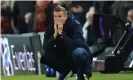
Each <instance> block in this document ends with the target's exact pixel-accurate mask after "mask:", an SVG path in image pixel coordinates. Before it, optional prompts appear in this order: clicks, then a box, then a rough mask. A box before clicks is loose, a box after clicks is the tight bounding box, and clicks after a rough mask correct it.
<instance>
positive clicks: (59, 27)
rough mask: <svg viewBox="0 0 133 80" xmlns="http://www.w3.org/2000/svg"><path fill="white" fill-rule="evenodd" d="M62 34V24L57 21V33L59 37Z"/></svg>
mask: <svg viewBox="0 0 133 80" xmlns="http://www.w3.org/2000/svg"><path fill="white" fill-rule="evenodd" d="M62 32H63V22H62V21H59V22H58V33H59V34H60V35H61V34H62Z"/></svg>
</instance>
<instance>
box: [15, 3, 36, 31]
mask: <svg viewBox="0 0 133 80" xmlns="http://www.w3.org/2000/svg"><path fill="white" fill-rule="evenodd" d="M34 4H35V2H34V1H15V2H14V6H13V23H14V26H15V27H16V28H17V29H18V30H19V32H20V33H27V25H26V23H25V16H26V15H28V16H30V15H31V13H32V12H34V8H33V6H34Z"/></svg>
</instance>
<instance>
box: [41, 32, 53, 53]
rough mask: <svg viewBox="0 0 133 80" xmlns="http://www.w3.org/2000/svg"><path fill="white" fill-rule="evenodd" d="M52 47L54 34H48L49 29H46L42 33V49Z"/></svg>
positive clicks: (50, 48) (47, 49)
mask: <svg viewBox="0 0 133 80" xmlns="http://www.w3.org/2000/svg"><path fill="white" fill-rule="evenodd" d="M53 47H54V36H53V35H52V36H51V35H50V32H49V30H46V32H45V33H44V40H43V50H44V51H50V50H52V49H53Z"/></svg>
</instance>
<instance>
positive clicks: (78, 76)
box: [77, 74, 85, 80]
mask: <svg viewBox="0 0 133 80" xmlns="http://www.w3.org/2000/svg"><path fill="white" fill-rule="evenodd" d="M77 80H85V78H84V75H83V74H77Z"/></svg>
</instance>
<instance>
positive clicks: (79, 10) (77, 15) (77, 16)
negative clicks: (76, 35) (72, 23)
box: [70, 5, 83, 23]
mask: <svg viewBox="0 0 133 80" xmlns="http://www.w3.org/2000/svg"><path fill="white" fill-rule="evenodd" d="M70 11H71V12H72V13H73V14H74V17H75V19H76V20H77V21H79V22H80V23H81V16H82V12H83V8H82V7H81V6H79V5H72V6H71V8H70Z"/></svg>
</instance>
